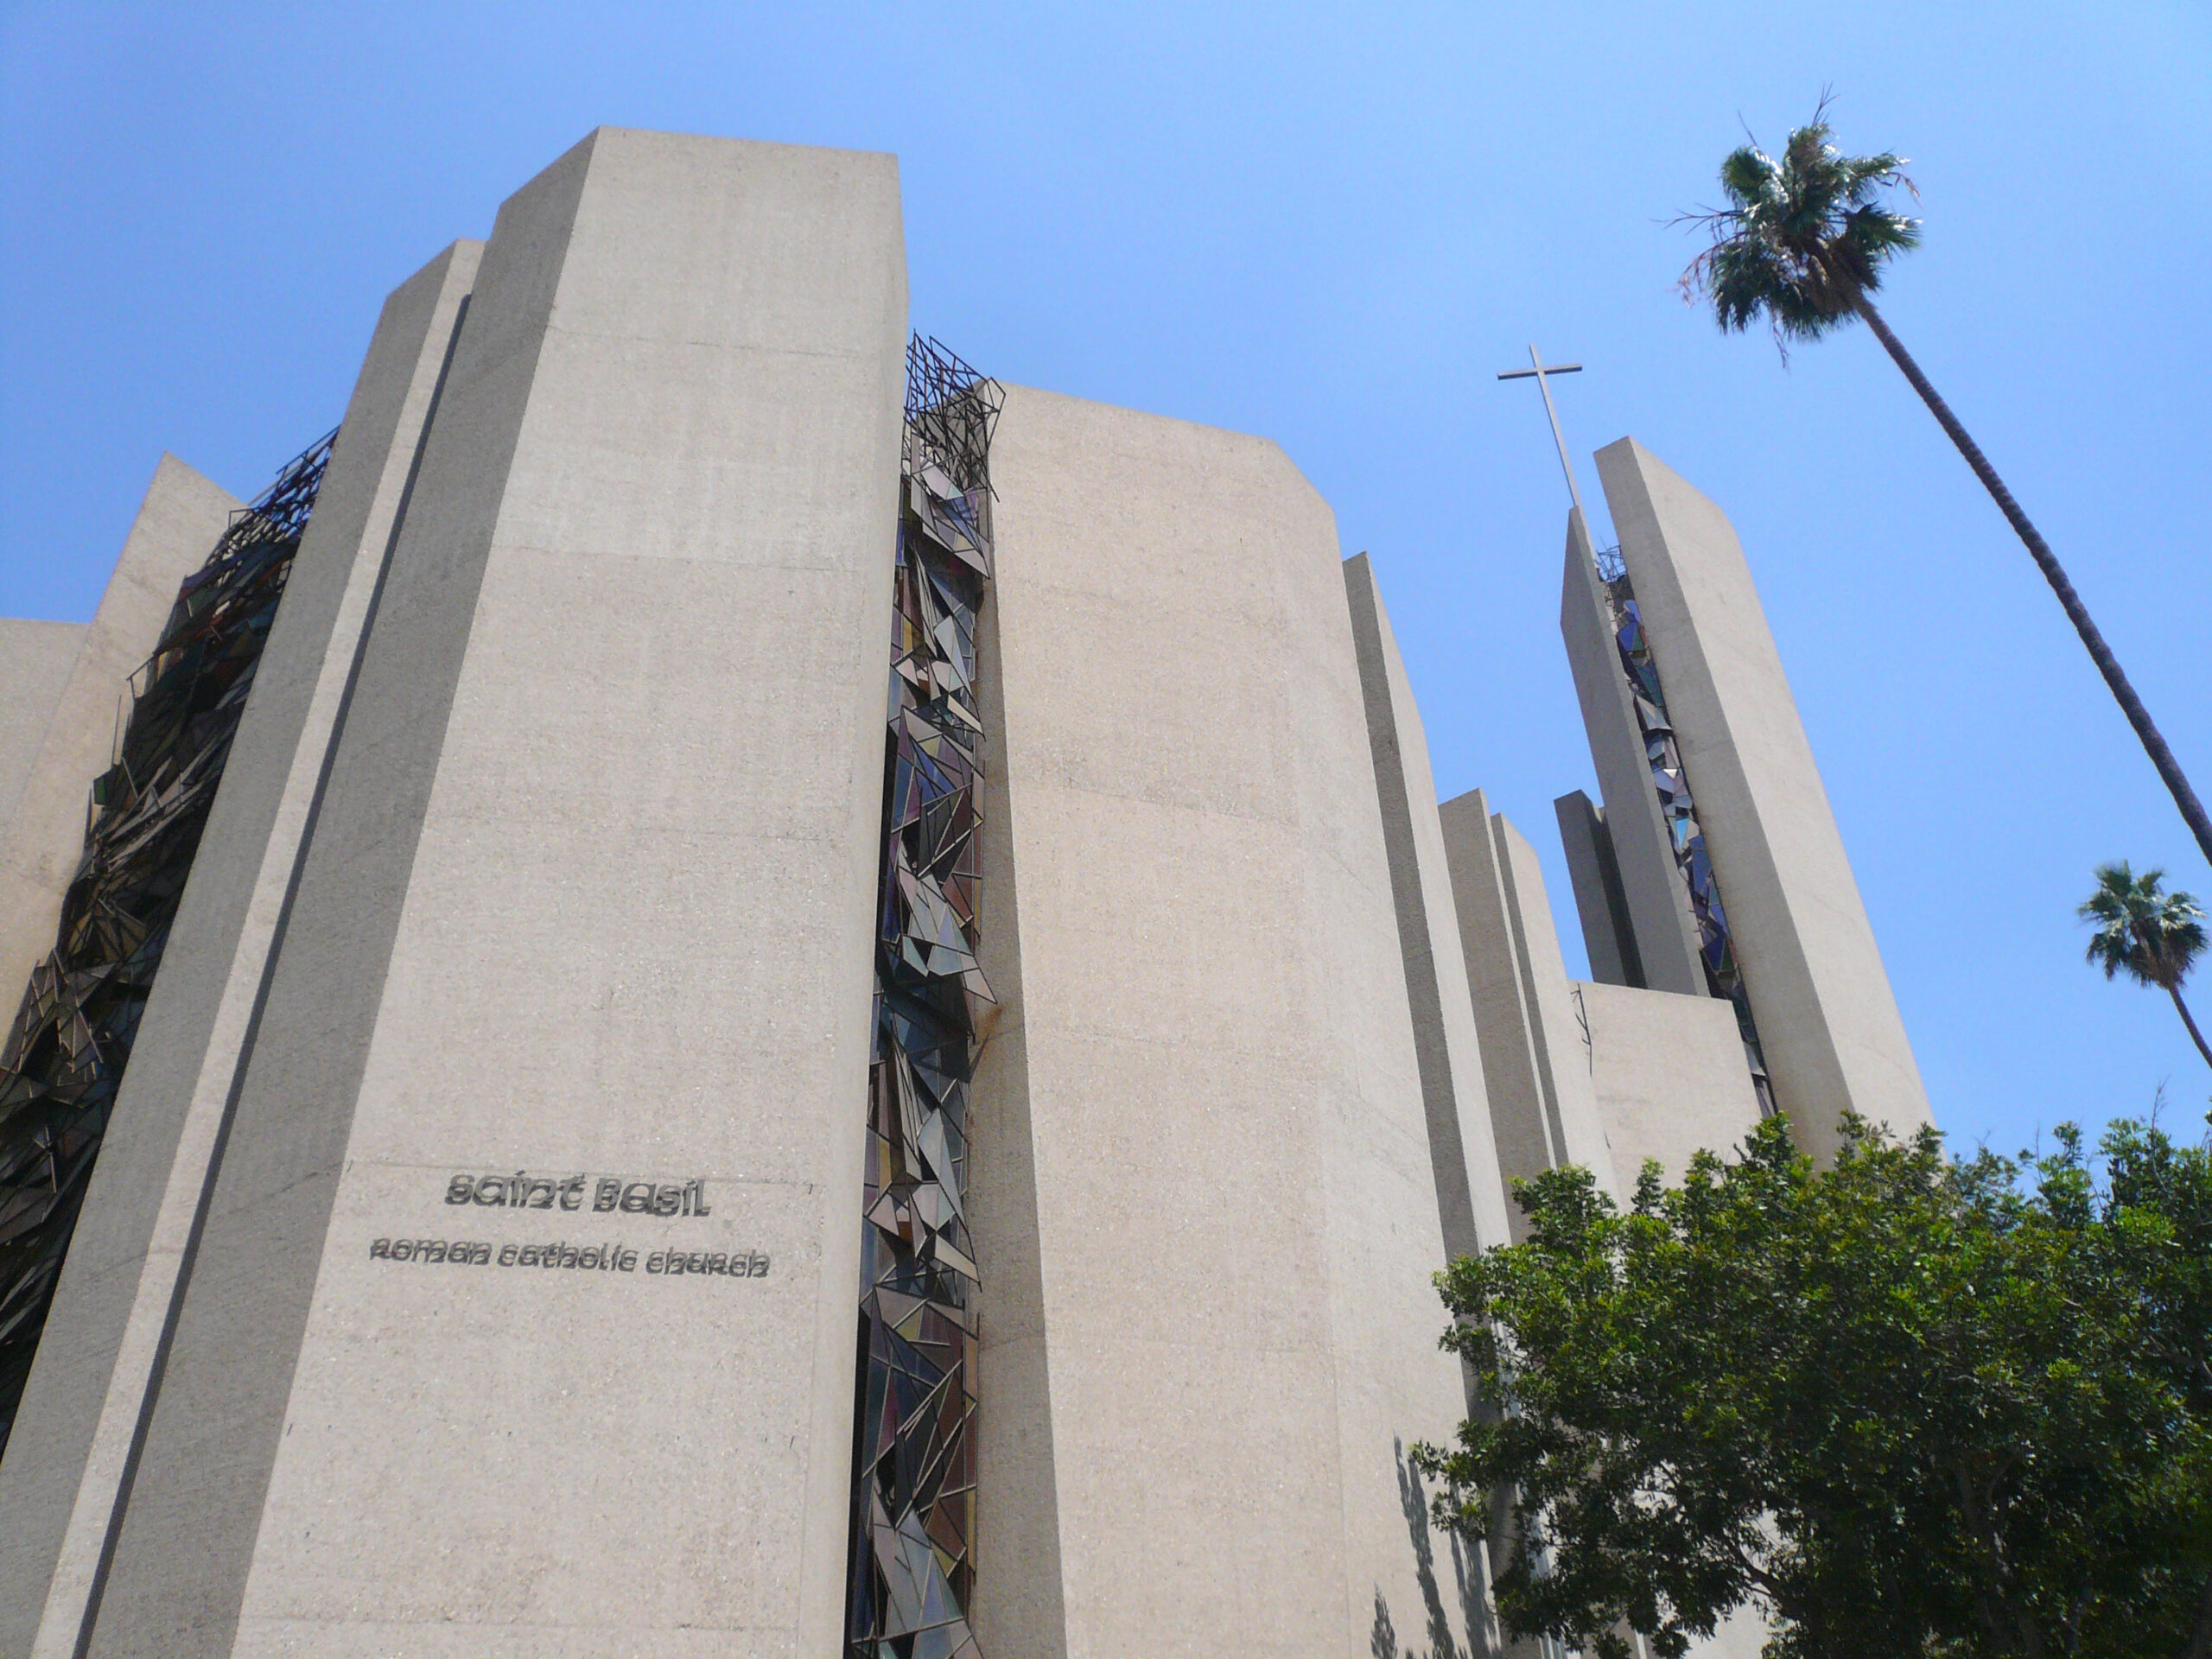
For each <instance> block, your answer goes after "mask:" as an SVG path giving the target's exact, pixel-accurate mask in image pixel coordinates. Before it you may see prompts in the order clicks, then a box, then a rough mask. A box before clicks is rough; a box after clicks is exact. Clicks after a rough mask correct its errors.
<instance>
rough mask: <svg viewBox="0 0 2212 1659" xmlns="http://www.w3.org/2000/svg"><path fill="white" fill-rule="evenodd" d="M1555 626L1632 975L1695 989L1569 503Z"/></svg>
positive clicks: (1680, 918)
mask: <svg viewBox="0 0 2212 1659" xmlns="http://www.w3.org/2000/svg"><path fill="white" fill-rule="evenodd" d="M1639 591H1640V590H1639ZM1639 608H1640V607H1639ZM1559 631H1560V638H1561V639H1564V640H1565V641H1566V642H1567V666H1568V667H1569V668H1570V669H1571V670H1573V674H1574V695H1575V699H1576V701H1577V702H1580V704H1581V706H1582V729H1583V732H1584V734H1586V736H1587V737H1588V739H1589V741H1590V761H1591V764H1592V766H1595V767H1596V768H1597V772H1598V788H1599V792H1600V793H1601V794H1602V795H1603V796H1604V797H1605V820H1606V825H1607V828H1608V829H1609V830H1610V831H1611V835H1612V840H1613V853H1614V857H1615V859H1616V861H1617V862H1618V868H1619V870H1620V880H1621V890H1622V895H1623V898H1624V900H1625V902H1626V905H1627V908H1628V914H1629V919H1630V924H1631V927H1632V931H1633V932H1634V935H1635V939H1636V955H1637V967H1638V969H1640V971H1641V973H1642V978H1640V979H1639V980H1638V981H1637V983H1638V984H1643V985H1648V986H1650V987H1651V988H1654V989H1656V990H1662V991H1680V992H1682V993H1683V994H1685V995H1700V994H1702V993H1703V992H1704V991H1705V990H1706V988H1707V987H1706V979H1705V966H1704V963H1703V961H1702V959H1701V958H1700V957H1699V955H1698V932H1697V920H1696V918H1695V917H1694V916H1693V915H1692V914H1691V912H1690V899H1689V891H1688V888H1686V887H1684V886H1683V885H1682V878H1681V872H1680V871H1679V870H1678V869H1677V868H1676V867H1675V853H1674V843H1673V842H1672V840H1671V839H1670V838H1669V836H1668V833H1667V824H1666V819H1665V817H1664V816H1663V815H1662V813H1661V811H1660V810H1659V795H1658V791H1656V790H1655V789H1654V788H1653V787H1652V785H1651V767H1650V762H1649V758H1648V757H1647V756H1646V755H1645V753H1644V752H1643V728H1642V727H1640V726H1638V725H1637V719H1636V705H1635V700H1634V697H1633V696H1632V694H1631V693H1630V690H1629V685H1628V678H1627V677H1626V676H1625V675H1624V673H1623V672H1622V671H1621V661H1620V648H1619V645H1618V643H1617V642H1616V640H1615V639H1614V637H1613V625H1612V620H1611V613H1610V612H1609V610H1608V608H1607V607H1606V603H1605V589H1604V588H1602V587H1600V586H1599V582H1598V565H1597V561H1596V558H1595V557H1594V556H1593V555H1592V550H1591V546H1590V531H1589V529H1588V527H1587V526H1586V525H1585V524H1583V522H1582V514H1581V512H1580V510H1579V509H1573V508H1570V509H1569V510H1568V512H1567V566H1566V569H1565V571H1564V572H1563V574H1562V575H1561V578H1560V601H1559Z"/></svg>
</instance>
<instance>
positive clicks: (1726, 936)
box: [1597, 548, 1774, 1116]
mask: <svg viewBox="0 0 2212 1659" xmlns="http://www.w3.org/2000/svg"><path fill="white" fill-rule="evenodd" d="M1597 558H1598V575H1599V578H1600V579H1601V580H1602V581H1603V582H1605V597H1606V601H1607V602H1608V604H1609V606H1610V607H1611V611H1612V623H1613V644H1614V646H1615V648H1616V650H1617V651H1618V654H1619V657H1620V664H1621V672H1622V673H1624V674H1625V675H1626V676H1627V677H1628V685H1629V691H1630V696H1631V697H1632V698H1633V700H1634V702H1635V703H1636V720H1637V727H1638V728H1640V729H1641V731H1642V733H1643V751H1644V754H1645V757H1646V758H1647V760H1649V763H1650V766H1651V786H1652V788H1653V789H1654V790H1656V791H1657V792H1658V796H1659V815H1660V817H1662V818H1663V819H1664V820H1665V821H1666V825H1667V835H1668V838H1669V847H1670V849H1671V850H1672V851H1673V853H1674V855H1675V869H1676V871H1677V872H1678V873H1679V874H1681V879H1682V886H1683V887H1684V888H1685V889H1686V890H1687V891H1688V894H1689V900H1690V914H1691V916H1692V917H1693V918H1694V919H1695V921H1696V923H1697V933H1698V955H1699V957H1700V961H1701V962H1702V963H1703V964H1704V967H1705V981H1706V986H1707V988H1708V989H1709V990H1710V991H1711V992H1712V993H1713V995H1715V996H1718V997H1722V998H1725V999H1726V1001H1728V1002H1729V1003H1731V1004H1732V1006H1733V1007H1735V1010H1736V1027H1737V1030H1738V1033H1741V1035H1742V1037H1743V1039H1744V1058H1745V1061H1746V1062H1747V1063H1748V1064H1749V1065H1750V1066H1751V1086H1752V1088H1753V1089H1755V1090H1757V1091H1758V1097H1759V1109H1760V1110H1761V1111H1762V1112H1764V1113H1765V1114H1767V1115H1768V1116H1772V1115H1773V1112H1774V1090H1773V1086H1772V1085H1771V1084H1770V1083H1769V1081H1768V1078H1767V1071H1766V1052H1765V1051H1764V1049H1763V1048H1761V1047H1760V1046H1759V1028H1758V1022H1757V1021H1756V1020H1753V1019H1752V1017H1751V988H1749V987H1748V986H1746V985H1745V983H1744V973H1743V969H1742V966H1741V965H1740V964H1739V963H1738V962H1737V960H1736V942H1735V939H1734V937H1733V936H1732V934H1731V933H1730V932H1729V931H1728V914H1727V912H1726V911H1725V910H1723V909H1722V908H1721V906H1720V886H1719V882H1717V881H1716V880H1714V879H1713V860H1712V858H1711V856H1710V855H1708V854H1707V851H1706V847H1705V827H1704V825H1703V824H1701V823H1699V822H1698V816H1697V804H1696V802H1695V801H1694V800H1693V799H1692V798H1690V786H1689V778H1688V774H1687V773H1686V772H1684V771H1683V770H1682V753H1681V746H1680V745H1678V744H1677V743H1676V742H1675V728H1674V723H1673V721H1670V720H1669V718H1668V715H1667V696H1666V693H1665V692H1663V691H1662V690H1660V687H1659V665H1658V664H1656V662H1654V661H1653V660H1652V658H1651V644H1650V641H1649V639H1646V638H1645V637H1644V632H1643V612H1642V611H1641V610H1639V609H1638V608H1637V602H1636V591H1635V589H1634V588H1631V587H1630V584H1629V579H1628V567H1627V565H1626V563H1624V561H1623V560H1622V558H1621V556H1620V550H1619V549H1618V548H1607V549H1605V550H1601V551H1599V554H1598V556H1597Z"/></svg>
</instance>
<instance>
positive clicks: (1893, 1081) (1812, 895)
mask: <svg viewBox="0 0 2212 1659" xmlns="http://www.w3.org/2000/svg"><path fill="white" fill-rule="evenodd" d="M1598 473H1599V478H1600V479H1601V480H1603V482H1604V485H1605V500H1606V505H1607V506H1608V507H1609V508H1610V509H1611V513H1612V518H1613V523H1614V525H1615V527H1616V528H1617V529H1618V531H1619V534H1620V538H1621V541H1620V547H1619V549H1618V553H1617V555H1615V558H1616V559H1617V561H1618V562H1617V563H1610V564H1605V563H1600V561H1599V556H1598V555H1597V554H1596V553H1595V552H1594V550H1592V548H1591V546H1590V543H1589V537H1588V535H1587V532H1586V531H1585V529H1584V527H1583V525H1582V524H1581V521H1580V517H1579V516H1576V517H1573V518H1572V519H1571V521H1570V524H1569V527H1568V538H1567V569H1566V574H1565V582H1564V589H1563V593H1562V595H1561V601H1560V631H1561V633H1562V635H1563V637H1564V638H1565V639H1566V641H1567V657H1568V660H1569V662H1570V663H1571V664H1572V665H1573V671H1574V681H1575V689H1576V691H1577V693H1578V695H1579V696H1580V700H1581V703H1582V713H1583V721H1584V725H1585V728H1586V730H1587V732H1588V734H1589V739H1590V752H1591V757H1592V760H1593V762H1594V763H1595V764H1596V766H1597V771H1598V776H1599V783H1600V787H1601V788H1602V790H1603V791H1604V795H1605V807H1604V810H1603V812H1602V813H1599V812H1598V811H1596V810H1593V809H1592V807H1591V805H1590V804H1589V803H1588V802H1587V801H1586V800H1584V799H1582V798H1580V797H1579V796H1578V797H1568V798H1565V799H1563V800H1561V801H1560V803H1559V815H1560V824H1561V830H1562V837H1563V839H1564V841H1565V842H1566V845H1567V855H1568V861H1569V864H1570V867H1571V868H1573V875H1574V887H1575V892H1576V895H1577V900H1578V906H1579V908H1580V912H1581V917H1582V925H1583V929H1584V933H1585V937H1586V940H1587V941H1588V943H1589V948H1590V957H1591V962H1592V967H1593V970H1594V971H1596V972H1597V973H1598V975H1599V977H1600V978H1601V979H1604V978H1617V979H1618V982H1621V983H1624V984H1629V985H1636V986H1640V987H1642V988H1648V989H1652V990H1664V991H1676V992H1687V993H1690V994H1698V993H1702V992H1710V994H1712V995H1714V996H1718V997H1722V998H1725V999H1726V1000H1727V1001H1730V1002H1731V1004H1732V1006H1733V1007H1734V1008H1735V1011H1736V1014H1737V1019H1738V1027H1739V1031H1740V1033H1741V1035H1742V1038H1743V1040H1744V1046H1745V1057H1746V1064H1747V1065H1748V1066H1749V1068H1750V1070H1751V1074H1752V1076H1753V1077H1754V1079H1755V1082H1756V1084H1757V1086H1758V1090H1759V1091H1760V1094H1761V1096H1762V1098H1763V1100H1764V1102H1765V1103H1766V1106H1767V1108H1768V1109H1772V1110H1779V1111H1782V1112H1783V1113H1786V1114H1787V1115H1788V1116H1789V1120H1790V1124H1791V1128H1792V1129H1793V1131H1794V1132H1795V1133H1796V1135H1797V1137H1798V1140H1799V1143H1800V1144H1801V1145H1802V1146H1804V1147H1807V1148H1808V1150H1810V1151H1812V1152H1813V1153H1815V1154H1816V1155H1818V1156H1821V1157H1825V1156H1827V1155H1828V1154H1831V1153H1832V1152H1833V1150H1834V1146H1835V1135H1836V1129H1837V1125H1838V1123H1839V1122H1840V1119H1841V1117H1842V1116H1843V1115H1844V1113H1845V1112H1847V1111H1856V1112H1858V1113H1859V1115H1860V1116H1864V1117H1866V1118H1868V1119H1870V1120H1872V1121H1874V1122H1882V1123H1887V1124H1888V1125H1889V1126H1890V1127H1891V1128H1893V1129H1896V1130H1898V1131H1900V1132H1904V1133H1910V1131H1912V1130H1913V1129H1916V1128H1918V1127H1920V1126H1921V1125H1922V1124H1923V1123H1925V1122H1928V1121H1929V1110H1928V1099H1927V1094H1926V1091H1925V1090H1923V1087H1922V1084H1921V1080H1920V1071H1919V1068H1918V1067H1917V1065H1916V1064H1915V1063H1914V1060H1913V1058H1912V1048H1911V1045H1910V1042H1909V1041H1908V1040H1907V1039H1906V1036H1905V1031H1904V1020H1903V1019H1902V1018H1901V1017H1900V1015H1899V1014H1898V1013H1897V999H1896V997H1895V995H1893V994H1892V993H1891V988H1890V982H1889V976H1888V975H1887V974H1886V972H1885V970H1884V969H1883V967H1882V959H1881V953H1880V951H1879V950H1878V948H1877V946H1876V944H1875V943H1874V934H1873V929H1872V925H1870V924H1869V923H1868V921H1867V918H1866V906H1865V905H1864V904H1863V903H1862V902H1861V900H1860V899H1859V887H1858V883H1857V882H1856V880H1854V879H1853V876H1852V873H1851V863H1850V861H1849V859H1848V858H1847V856H1846V855H1845V853H1844V849H1843V840H1842V837H1841V836H1840V834H1838V832H1837V829H1836V825H1835V817H1834V813H1833V812H1832V811H1831V810H1830V809H1829V806H1828V799H1827V791H1826V790H1825V788H1824V787H1823V786H1822V785H1821V775H1820V772H1819V769H1818V768H1817V767H1816V766H1815V764H1814V761H1813V754H1812V747H1811V745H1810V743H1809V742H1808V741H1807V739H1806V736H1805V728H1804V726H1803V723H1802V721H1800V720H1799V719H1798V715H1797V707H1796V702H1795V701H1794V700H1793V699H1792V697H1791V696H1790V693H1789V680H1788V678H1787V677H1786V676H1785V675H1784V674H1783V668H1782V660H1781V657H1780V654H1779V653H1778V652H1777V651H1776V649H1775V645H1774V638H1773V635H1772V634H1771V633H1770V632H1769V631H1768V628H1767V625H1766V617H1765V613H1764V611H1763V610H1762V609H1761V607H1760V605H1759V599H1758V590H1757V589H1756V588H1755V587H1754V586H1753V584H1752V582H1751V569H1750V567H1749V565H1748V564H1747V563H1745V558H1744V553H1743V549H1742V547H1741V546H1740V545H1739V544H1738V541H1737V539H1736V533H1735V531H1734V530H1733V529H1732V527H1731V526H1730V525H1729V523H1728V521H1727V519H1726V518H1725V517H1724V516H1723V515H1722V514H1721V512H1720V510H1719V508H1718V507H1716V506H1715V505H1713V503H1712V502H1711V501H1709V500H1707V499H1706V498H1705V497H1704V496H1703V495H1700V493H1698V492H1697V491H1696V490H1694V488H1692V487H1691V486H1689V485H1688V483H1687V482H1685V481H1684V480H1682V479H1681V477H1680V476H1678V475H1677V474H1675V473H1674V472H1673V471H1671V470H1670V469H1669V467H1666V466H1665V465H1664V463H1662V462H1661V461H1659V460H1658V459H1657V458H1656V456H1654V455H1653V454H1651V453H1650V452H1649V450H1647V449H1645V448H1643V446H1642V445H1641V444H1639V443H1637V442H1636V441H1635V440H1634V439H1632V438H1624V439H1622V440H1621V441H1620V442H1618V443H1615V444H1613V445H1611V446H1610V447H1609V448H1605V449H1602V450H1600V451H1599V454H1598Z"/></svg>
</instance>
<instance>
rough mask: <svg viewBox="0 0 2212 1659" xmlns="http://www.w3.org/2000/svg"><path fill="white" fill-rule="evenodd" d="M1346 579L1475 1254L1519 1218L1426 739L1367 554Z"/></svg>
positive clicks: (1428, 1068) (1427, 1062)
mask: <svg viewBox="0 0 2212 1659" xmlns="http://www.w3.org/2000/svg"><path fill="white" fill-rule="evenodd" d="M1344 588H1345V593H1346V595H1347V597H1348V598H1349V599H1350V601H1351V624H1352V638H1353V641H1354V643H1355V644H1356V645H1357V648H1358V652H1359V673H1360V686H1361V690H1362V692H1363V696H1364V699H1365V703H1366V709H1367V737H1368V745H1369V748H1370V751H1371V753H1373V755H1374V760H1375V785H1376V792H1377V794H1378V796H1379V797H1380V799H1381V804H1382V809H1383V845H1384V847H1385V848H1386V849H1387V850H1388V852H1389V859H1390V887H1391V892H1392V893H1393V895H1394V897H1395V901H1396V905H1397V919H1398V945H1399V950H1400V952H1401V954H1402V956H1403V957H1404V958H1405V964H1406V992H1407V997H1408V1002H1409V1003H1410V1005H1411V1008H1412V1012H1413V1016H1414V1052H1415V1056H1416V1058H1418V1059H1419V1061H1420V1065H1421V1095H1422V1098H1423V1100H1424V1102H1425V1103H1426V1104H1427V1112H1428V1143H1429V1158H1430V1161H1431V1163H1432V1164H1433V1166H1434V1168H1435V1175H1436V1202H1437V1211H1438V1214H1439V1216H1440V1218H1441V1220H1442V1223H1443V1228H1444V1248H1445V1250H1446V1254H1447V1255H1452V1256H1460V1255H1476V1254H1478V1253H1479V1252H1480V1251H1481V1250H1483V1249H1485V1248H1486V1247H1488V1246H1490V1245H1492V1244H1502V1243H1504V1242H1505V1240H1506V1238H1507V1237H1508V1236H1509V1235H1510V1230H1511V1228H1510V1223H1509V1222H1508V1221H1507V1219H1506V1214H1505V1189H1504V1185H1503V1181H1502V1180H1501V1179H1499V1176H1498V1170H1497V1144H1496V1141H1494V1139H1493V1138H1492V1135H1491V1122H1490V1106H1489V1097H1488V1096H1487V1095H1486V1094H1485V1093H1484V1087H1483V1061H1482V1039H1481V1037H1480V1036H1479V1035H1478V1033H1477V1032H1476V1030H1475V1009H1474V1002H1473V1000H1472V998H1471V996H1470V995H1469V993H1468V989H1467V966H1466V959H1465V957H1464V956H1463V955H1462V954H1461V952H1460V950H1459V915H1458V913H1457V912H1456V911H1455V910H1454V909H1453V907H1452V872H1451V869H1450V867H1449V865H1448V863H1447V861H1446V858H1445V855H1444V830H1443V828H1442V826H1441V825H1440V823H1438V821H1437V817H1436V780H1435V778H1434V776H1433V773H1432V772H1431V771H1430V769H1429V763H1428V739H1427V734H1425V733H1424V732H1423V730H1422V729H1421V712H1420V710H1419V709H1416V708H1415V707H1414V694H1413V685H1412V683H1411V682H1410V681H1409V680H1408V679H1407V677H1406V666H1405V663H1404V660H1403V659H1402V658H1401V657H1400V656H1399V654H1398V642H1397V639H1396V638H1395V635H1394V634H1393V633H1392V632H1391V629H1390V617H1389V612H1388V611H1386V610H1385V609H1384V608H1383V595H1382V593H1381V591H1380V590H1379V588H1378V587H1377V584H1376V580H1375V570H1374V565H1373V563H1372V562H1371V561H1370V559H1369V557H1368V556H1367V555H1366V554H1364V553H1362V554H1360V555H1358V556H1357V557H1354V558H1351V559H1347V560H1345V561H1344Z"/></svg>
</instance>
